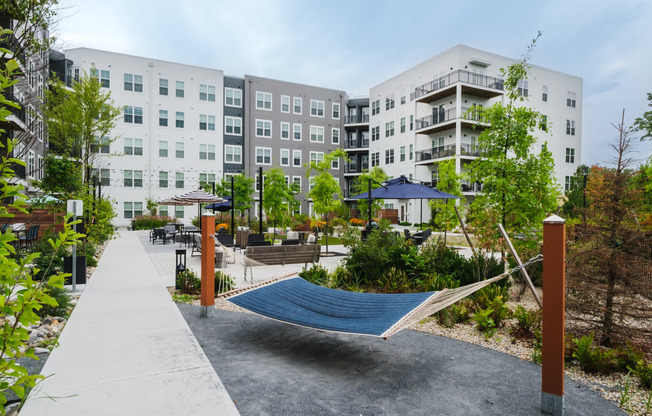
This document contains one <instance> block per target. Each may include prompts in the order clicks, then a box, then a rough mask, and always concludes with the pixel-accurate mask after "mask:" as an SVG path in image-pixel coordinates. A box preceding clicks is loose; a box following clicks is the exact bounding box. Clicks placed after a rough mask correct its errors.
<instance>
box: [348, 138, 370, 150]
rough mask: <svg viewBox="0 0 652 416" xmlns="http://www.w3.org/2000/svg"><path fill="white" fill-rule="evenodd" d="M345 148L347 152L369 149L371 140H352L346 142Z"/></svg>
mask: <svg viewBox="0 0 652 416" xmlns="http://www.w3.org/2000/svg"><path fill="white" fill-rule="evenodd" d="M344 148H345V149H347V150H354V149H364V150H367V149H369V139H352V140H345V141H344Z"/></svg>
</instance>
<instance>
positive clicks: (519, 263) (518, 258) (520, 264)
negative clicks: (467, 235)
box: [498, 223, 543, 309]
mask: <svg viewBox="0 0 652 416" xmlns="http://www.w3.org/2000/svg"><path fill="white" fill-rule="evenodd" d="M498 229H499V230H500V233H501V234H502V235H503V238H504V239H505V242H507V247H509V251H511V252H512V255H513V256H514V260H516V265H517V266H523V262H521V258H520V257H519V256H518V253H516V249H514V245H513V244H512V241H511V240H510V239H509V236H508V235H507V232H506V231H505V229H504V228H503V225H502V224H500V223H498ZM521 274H522V275H523V278H524V279H525V281H526V282H527V284H528V286H529V287H530V290H531V291H532V294H533V295H534V300H536V301H537V304H539V309H543V304H542V303H541V299H539V295H537V291H536V290H535V289H534V284H533V283H532V280H531V279H530V275H529V274H528V272H527V270H525V267H523V268H521Z"/></svg>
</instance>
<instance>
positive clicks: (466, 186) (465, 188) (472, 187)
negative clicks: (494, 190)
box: [460, 181, 484, 192]
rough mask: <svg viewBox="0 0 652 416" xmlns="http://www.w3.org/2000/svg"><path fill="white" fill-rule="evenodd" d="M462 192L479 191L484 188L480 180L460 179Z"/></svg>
mask: <svg viewBox="0 0 652 416" xmlns="http://www.w3.org/2000/svg"><path fill="white" fill-rule="evenodd" d="M460 185H461V186H462V192H480V191H482V190H483V189H484V184H483V183H482V182H471V181H461V182H460Z"/></svg>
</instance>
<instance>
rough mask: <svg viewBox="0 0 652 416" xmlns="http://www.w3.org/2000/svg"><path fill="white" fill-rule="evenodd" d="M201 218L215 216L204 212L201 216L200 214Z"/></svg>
mask: <svg viewBox="0 0 652 416" xmlns="http://www.w3.org/2000/svg"><path fill="white" fill-rule="evenodd" d="M201 216H202V217H214V216H215V214H213V213H212V212H204V213H203V214H201Z"/></svg>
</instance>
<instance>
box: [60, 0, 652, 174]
mask: <svg viewBox="0 0 652 416" xmlns="http://www.w3.org/2000/svg"><path fill="white" fill-rule="evenodd" d="M59 8H60V11H59V20H58V22H57V23H56V24H55V25H54V26H53V28H52V34H53V35H54V36H56V37H57V44H56V46H57V47H58V48H60V49H70V48H75V47H88V48H94V49H101V50H107V51H111V52H118V53H125V54H130V55H136V56H143V57H148V58H153V59H160V60H165V61H171V62H179V63H185V64H190V65H197V66H202V67H208V68H214V69H220V70H223V71H224V74H225V75H231V76H238V77H243V76H244V75H245V74H246V75H255V76H259V77H265V78H272V79H277V80H283V81H291V82H296V83H301V84H308V85H315V86H319V87H324V88H333V89H338V90H344V91H346V92H347V93H348V94H349V95H351V96H354V97H361V96H367V95H368V94H369V88H371V87H373V86H375V85H377V84H380V83H381V82H383V81H385V80H387V79H389V78H391V77H393V76H394V75H396V74H398V73H400V72H402V71H405V70H407V69H409V68H411V67H412V66H414V65H417V64H419V63H421V62H423V61H425V60H427V59H429V58H431V57H433V56H435V55H437V54H439V53H441V52H443V51H445V50H447V49H449V48H451V47H453V46H455V45H457V44H463V45H467V46H470V47H473V48H478V49H483V50H486V51H488V52H492V53H495V54H498V55H503V56H506V57H509V58H513V59H518V58H520V57H521V56H522V55H523V54H524V53H525V52H526V49H527V46H528V45H529V44H530V42H531V40H532V39H533V38H534V37H535V36H536V34H537V31H541V32H542V36H541V37H540V39H539V41H538V42H537V45H536V48H535V50H534V51H533V53H532V55H531V61H530V63H531V64H533V65H538V66H542V67H546V68H549V69H553V70H556V71H560V72H564V73H567V74H571V75H575V76H578V77H580V78H582V79H583V80H584V91H583V99H584V105H583V108H582V111H583V113H582V115H583V120H582V155H581V162H582V163H586V164H590V165H593V164H599V165H603V166H605V165H606V166H610V165H611V163H612V162H613V159H614V156H615V153H614V151H613V150H612V148H611V145H612V144H614V143H616V140H617V138H618V131H617V130H616V129H615V128H614V127H613V126H612V124H620V122H621V117H622V111H623V109H625V125H627V126H629V125H631V124H632V123H633V122H634V120H635V118H636V117H640V116H641V115H642V114H643V113H644V112H646V111H652V108H650V107H649V106H648V104H649V102H648V100H647V93H652V53H650V52H651V50H652V46H651V44H652V2H651V1H649V0H620V1H618V2H613V1H612V2H607V1H604V0H592V1H584V0H577V1H576V0H545V1H537V2H533V1H523V0H492V1H485V0H465V1H459V2H457V1H450V0H447V1H441V0H403V1H389V0H373V1H365V0H344V1H341V0H330V1H327V2H326V1H308V0H188V1H185V2H181V1H178V0H175V1H172V0H156V1H154V0H131V1H126V0H113V1H111V2H107V1H106V0H103V1H99V0H59ZM635 137H638V135H635ZM634 144H635V152H634V153H632V154H631V155H630V156H631V157H633V158H634V159H635V160H637V161H643V160H645V159H648V158H649V157H650V156H652V141H647V142H643V143H640V142H639V141H638V140H636V141H635V142H634Z"/></svg>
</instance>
